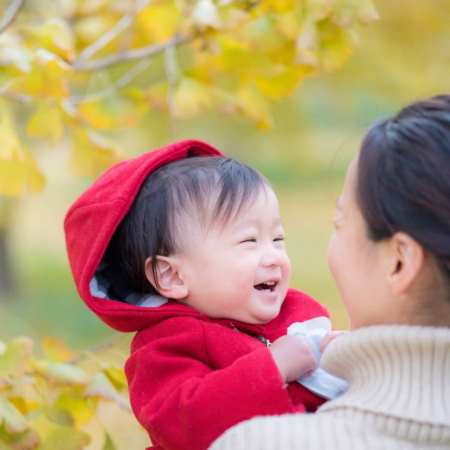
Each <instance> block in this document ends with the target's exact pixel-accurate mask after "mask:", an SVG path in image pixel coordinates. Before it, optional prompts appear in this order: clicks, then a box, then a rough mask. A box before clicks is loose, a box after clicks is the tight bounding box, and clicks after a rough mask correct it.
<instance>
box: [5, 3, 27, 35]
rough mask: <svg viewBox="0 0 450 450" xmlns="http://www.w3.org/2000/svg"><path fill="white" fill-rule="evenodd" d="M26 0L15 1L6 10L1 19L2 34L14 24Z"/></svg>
mask: <svg viewBox="0 0 450 450" xmlns="http://www.w3.org/2000/svg"><path fill="white" fill-rule="evenodd" d="M24 3H25V0H13V1H12V2H11V3H10V4H9V6H8V8H6V11H5V14H4V15H3V17H2V18H1V19H0V33H2V32H3V31H5V30H6V28H8V27H9V25H11V23H13V22H14V19H15V18H16V17H17V14H19V11H20V8H22V6H23V5H24Z"/></svg>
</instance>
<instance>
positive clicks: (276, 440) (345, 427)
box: [209, 413, 418, 450]
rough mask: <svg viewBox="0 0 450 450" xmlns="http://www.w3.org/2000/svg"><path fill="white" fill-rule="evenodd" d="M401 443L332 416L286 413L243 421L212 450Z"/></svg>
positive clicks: (312, 449) (394, 447) (314, 449)
mask: <svg viewBox="0 0 450 450" xmlns="http://www.w3.org/2000/svg"><path fill="white" fill-rule="evenodd" d="M400 444H401V443H400V442H398V441H396V440H395V439H392V438H391V437H390V436H388V435H386V436H384V435H380V434H376V433H373V432H371V429H370V427H368V428H364V427H355V424H354V423H353V422H352V421H351V420H348V419H344V418H340V417H337V416H335V415H332V414H327V413H317V414H285V415H282V416H270V417H256V418H254V419H251V420H248V421H246V422H241V423H240V424H238V425H236V426H234V427H232V428H230V429H229V430H227V431H226V432H225V433H224V434H223V435H222V436H220V437H219V438H218V439H217V440H216V441H215V442H214V443H213V445H212V446H211V447H210V448H209V450H260V449H262V448H270V449H272V450H298V449H302V450H323V449H331V448H332V449H333V450H348V449H349V448H364V449H365V450H380V449H384V448H389V449H391V450H399V449H400V448H404V447H401V445H400ZM399 445H400V446H399ZM412 448H413V449H415V447H412ZM417 448H418V447H417Z"/></svg>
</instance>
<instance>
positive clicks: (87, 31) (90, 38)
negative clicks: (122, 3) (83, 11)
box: [74, 12, 118, 50]
mask: <svg viewBox="0 0 450 450" xmlns="http://www.w3.org/2000/svg"><path fill="white" fill-rule="evenodd" d="M117 20H118V19H117V17H116V15H113V14H107V13H105V12H103V13H102V14H97V15H94V14H89V15H87V16H86V17H82V18H80V19H79V20H78V21H77V22H76V23H75V25H74V31H75V34H76V36H77V39H79V41H80V43H81V44H82V45H81V47H84V46H88V45H89V44H91V43H92V42H94V41H95V40H97V39H98V38H99V37H100V36H101V35H103V34H105V33H106V32H107V31H108V30H110V29H111V28H112V27H113V26H114V24H115V23H116V21H117ZM80 43H79V44H80ZM107 49H108V50H110V49H111V48H110V47H107Z"/></svg>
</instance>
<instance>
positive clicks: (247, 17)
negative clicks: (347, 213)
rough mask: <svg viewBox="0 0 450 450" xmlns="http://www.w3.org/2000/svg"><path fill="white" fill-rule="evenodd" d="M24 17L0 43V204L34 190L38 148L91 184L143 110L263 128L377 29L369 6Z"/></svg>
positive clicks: (167, 1) (133, 9) (29, 13)
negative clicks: (367, 29)
mask: <svg viewBox="0 0 450 450" xmlns="http://www.w3.org/2000/svg"><path fill="white" fill-rule="evenodd" d="M49 4H50V3H49ZM34 7H36V5H34ZM28 8H29V9H28ZM34 15H36V11H35V10H33V6H32V5H30V6H28V4H26V5H25V6H24V14H23V16H21V19H22V20H17V21H15V23H14V24H13V25H11V26H10V27H8V29H7V30H6V32H4V33H2V35H0V90H1V93H2V94H3V95H4V97H5V99H6V101H5V102H4V103H2V105H0V131H2V134H1V135H0V144H1V146H2V148H1V149H0V194H6V195H20V194H22V193H24V192H37V191H39V190H41V189H42V188H43V186H44V181H45V180H44V177H43V175H42V174H41V173H40V171H39V170H38V168H37V166H36V163H35V161H34V159H33V156H32V154H31V153H30V151H29V150H28V148H32V149H33V150H34V149H35V148H38V147H39V145H41V144H45V146H46V147H49V146H53V147H56V146H63V147H64V148H69V149H70V155H69V158H68V160H69V166H70V167H71V168H72V169H73V171H74V172H75V173H76V174H78V175H82V176H89V177H91V176H96V175H97V174H98V173H100V172H101V171H103V170H104V169H106V168H107V167H108V166H109V165H111V164H113V163H114V162H116V161H118V160H119V159H120V155H119V153H118V151H117V149H116V148H115V146H114V145H113V144H112V142H113V140H114V137H112V136H111V135H113V134H114V133H117V132H120V131H121V130H122V129H124V128H127V129H128V130H130V129H131V130H134V129H135V130H136V131H137V134H139V128H140V127H141V126H143V124H145V122H146V121H145V120H141V119H146V118H147V117H148V116H150V114H148V113H151V114H154V111H158V112H161V113H164V114H169V115H170V116H171V118H172V119H174V120H184V119H188V118H192V117H194V116H198V115H201V114H204V113H207V112H210V111H219V112H221V113H225V114H229V115H240V116H242V117H245V118H247V119H250V120H251V121H253V122H254V123H255V124H256V126H257V127H259V128H260V129H267V128H269V127H271V126H272V125H273V119H272V112H271V110H272V105H273V103H274V102H276V101H278V100H280V99H283V98H284V97H287V96H289V95H291V94H292V93H293V92H295V90H296V89H297V88H298V87H299V86H300V85H301V83H302V82H303V80H304V79H305V77H307V76H313V75H316V74H318V73H321V72H331V71H336V70H337V69H339V68H340V67H341V66H342V64H344V63H345V61H346V60H347V59H348V57H349V56H350V54H351V51H352V48H353V46H354V40H355V39H354V37H355V35H356V33H357V31H358V26H360V25H361V24H365V23H368V22H370V21H372V20H375V19H376V18H377V13H376V10H375V8H374V6H373V4H372V0H259V1H247V0H245V1H244V0H243V1H220V0H151V1H150V0H147V1H146V0H137V1H127V0H125V1H119V2H117V1H112V0H65V1H64V2H62V3H61V4H59V3H58V5H57V6H56V4H55V7H54V9H53V8H51V10H49V11H45V14H43V15H42V17H43V19H42V20H37V19H36V18H35V17H34ZM178 39H180V41H178ZM167 47H169V48H167ZM149 52H150V53H149ZM168 55H170V58H169V56H168ZM143 63H144V64H143ZM133 64H134V65H133ZM140 64H141V65H140ZM100 81H101V82H100ZM7 103H15V106H14V107H9V106H8V104H7ZM18 105H22V110H21V109H20V107H19V106H18ZM5 111H7V112H6V113H5ZM5 114H6V115H5ZM5 117H6V119H5ZM24 118H26V119H25V122H24V123H23V121H24ZM99 132H101V133H102V134H99ZM30 141H31V144H30ZM33 141H36V143H34V142H33ZM63 144H64V145H63Z"/></svg>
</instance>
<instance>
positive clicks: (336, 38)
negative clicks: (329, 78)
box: [318, 21, 352, 72]
mask: <svg viewBox="0 0 450 450" xmlns="http://www.w3.org/2000/svg"><path fill="white" fill-rule="evenodd" d="M318 31H319V34H320V47H319V58H320V65H321V68H322V69H323V70H325V71H326V72H331V71H333V70H336V69H338V68H340V67H341V66H342V65H343V64H344V63H345V61H347V59H348V58H349V57H350V55H351V53H352V39H351V34H350V32H348V31H346V30H345V29H343V28H340V27H339V26H337V25H336V24H334V23H332V22H331V21H324V22H321V23H320V24H319V25H318Z"/></svg>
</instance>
